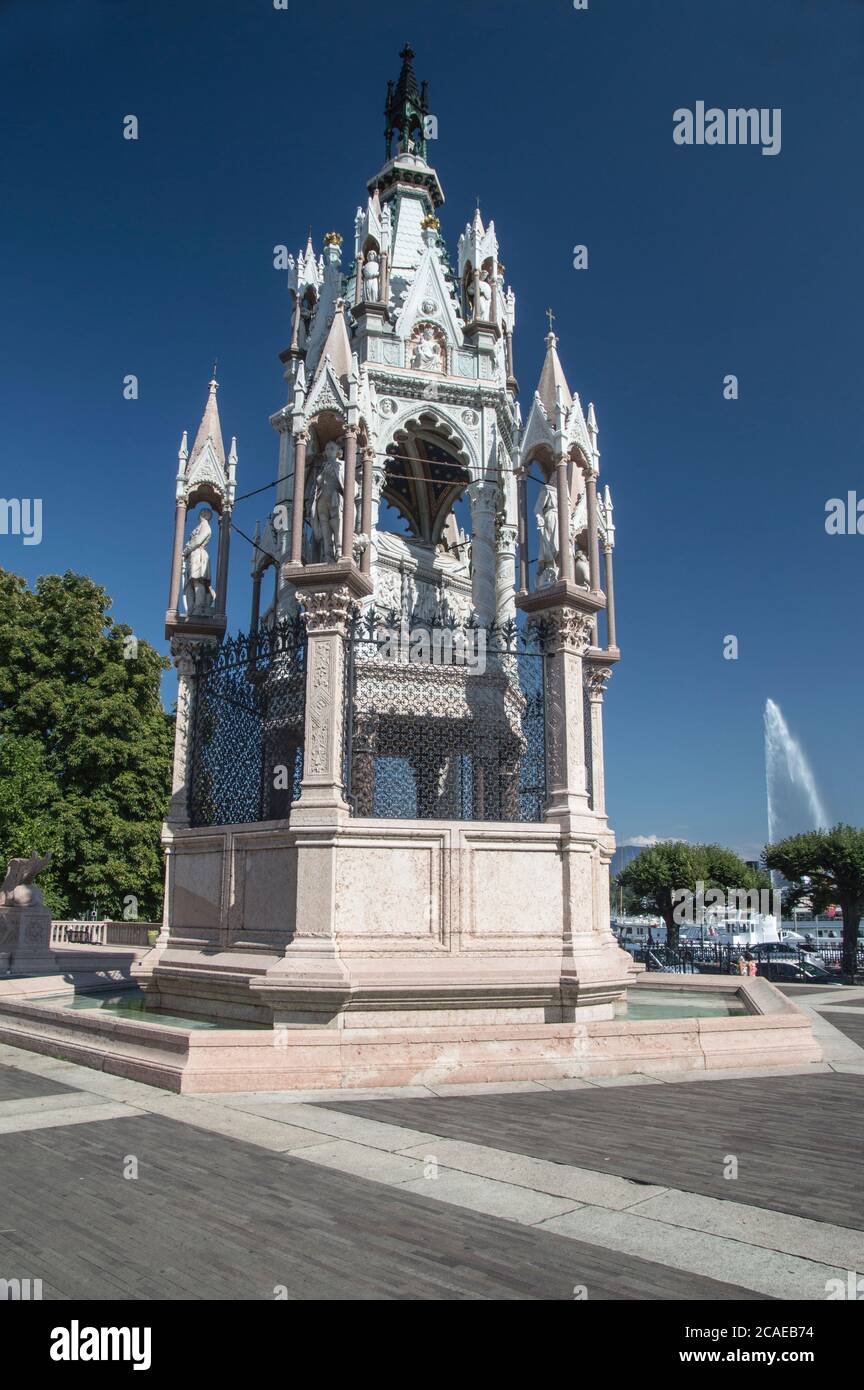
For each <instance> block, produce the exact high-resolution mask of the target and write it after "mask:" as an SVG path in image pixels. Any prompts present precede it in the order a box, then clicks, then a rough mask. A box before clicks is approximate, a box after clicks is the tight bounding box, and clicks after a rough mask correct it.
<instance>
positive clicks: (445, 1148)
mask: <svg viewBox="0 0 864 1390" xmlns="http://www.w3.org/2000/svg"><path fill="white" fill-rule="evenodd" d="M405 1153H406V1155H407V1156H408V1157H411V1158H420V1159H422V1160H423V1161H424V1162H426V1161H427V1159H429V1158H434V1159H435V1160H436V1161H437V1162H438V1163H440V1164H443V1165H445V1166H446V1167H448V1168H456V1169H461V1170H463V1171H464V1172H467V1173H471V1174H476V1175H477V1176H479V1177H484V1178H490V1179H494V1180H495V1181H497V1182H502V1183H515V1184H517V1185H518V1186H521V1187H528V1188H531V1189H533V1190H534V1191H536V1192H544V1193H548V1194H549V1195H550V1196H554V1197H566V1198H567V1199H569V1200H570V1201H571V1202H572V1203H579V1204H584V1203H588V1202H590V1203H594V1204H596V1205H597V1206H603V1207H611V1208H613V1209H615V1210H618V1209H620V1208H623V1207H632V1206H635V1205H636V1203H638V1202H642V1201H644V1200H645V1198H646V1197H653V1196H659V1195H660V1193H662V1192H664V1191H665V1188H663V1187H651V1186H650V1185H648V1184H645V1183H632V1182H628V1181H627V1179H626V1178H618V1177H616V1176H615V1175H614V1173H596V1172H593V1171H591V1170H590V1169H587V1168H573V1167H569V1166H567V1165H565V1164H563V1163H549V1162H547V1161H546V1160H545V1159H541V1158H528V1157H526V1156H525V1155H524V1154H513V1153H505V1152H503V1150H501V1149H490V1148H484V1147H483V1145H481V1144H465V1143H462V1142H460V1141H459V1140H458V1139H437V1138H435V1137H434V1136H432V1135H427V1137H426V1142H425V1144H420V1145H418V1146H417V1148H415V1149H406V1150H405Z"/></svg>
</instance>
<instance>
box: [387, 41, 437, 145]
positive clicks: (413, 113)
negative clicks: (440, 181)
mask: <svg viewBox="0 0 864 1390" xmlns="http://www.w3.org/2000/svg"><path fill="white" fill-rule="evenodd" d="M399 57H400V58H401V59H402V71H401V72H400V74H399V78H398V80H397V82H396V83H395V84H394V83H393V82H388V83H387V101H386V104H385V106H384V121H385V126H384V138H385V141H386V144H387V149H386V158H387V160H388V162H389V160H391V159H392V158H393V136H394V135H395V136H396V140H397V145H396V154H397V155H400V154H416V155H419V156H420V158H421V159H425V158H426V129H425V117H426V116H427V115H428V114H429V99H428V94H427V84H426V83H425V82H424V83H423V86H422V88H421V87H419V86H418V84H417V77H416V75H415V73H414V69H413V67H412V66H411V60H412V59H413V57H414V50H413V48H412V47H411V45H410V43H406V45H405V47H404V48H403V49H402V52H401V53H400V54H399Z"/></svg>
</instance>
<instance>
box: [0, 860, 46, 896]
mask: <svg viewBox="0 0 864 1390" xmlns="http://www.w3.org/2000/svg"><path fill="white" fill-rule="evenodd" d="M50 863H51V855H50V854H47V855H46V856H45V858H44V859H40V858H39V855H38V854H31V855H30V858H29V859H10V860H9V863H8V865H7V867H6V877H5V878H4V880H3V883H2V886H0V907H8V906H9V905H10V904H11V903H13V902H15V901H16V896H15V895H16V893H17V890H18V889H19V888H29V887H30V884H32V882H33V880H34V878H36V876H37V874H41V873H42V871H43V869H47V868H48V865H49V864H50ZM22 898H23V899H24V900H25V901H26V903H27V904H31V903H32V904H37V905H38V904H40V903H41V902H42V894H41V892H40V890H39V889H38V888H31V889H30V892H29V893H23V894H22V893H18V899H22Z"/></svg>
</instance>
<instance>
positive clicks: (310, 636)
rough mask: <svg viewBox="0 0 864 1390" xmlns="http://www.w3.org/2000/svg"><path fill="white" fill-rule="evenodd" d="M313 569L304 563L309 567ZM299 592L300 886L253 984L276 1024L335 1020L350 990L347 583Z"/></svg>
mask: <svg viewBox="0 0 864 1390" xmlns="http://www.w3.org/2000/svg"><path fill="white" fill-rule="evenodd" d="M341 563H343V564H344V563H345V562H341ZM318 568H319V567H318V566H306V574H307V575H308V574H309V572H310V570H312V571H314V570H315V569H318ZM320 568H321V569H324V568H325V567H324V566H321V567H320ZM327 568H330V567H327ZM355 574H357V571H356V570H355ZM355 589H356V584H355ZM299 597H300V601H301V602H302V604H303V608H304V611H305V615H306V633H307V666H306V723H305V746H304V751H303V780H302V782H301V784H300V799H299V801H296V802H295V803H294V804H293V806H292V807H291V815H290V824H291V832H292V836H293V839H294V843H295V845H296V849H297V889H296V901H295V904H294V905H293V909H292V908H291V907H286V910H287V911H288V912H289V913H290V916H291V919H292V920H293V922H294V931H293V934H292V937H291V941H290V943H289V945H288V946H287V948H286V950H285V954H284V955H283V956H282V957H281V958H280V959H279V960H278V961H277V962H276V963H275V964H274V965H272V966H271V967H270V969H269V970H268V971H267V972H266V974H265V975H264V976H263V977H261V978H260V979H257V980H255V981H253V982H252V984H251V990H252V992H253V994H257V995H259V996H260V997H261V1000H262V1002H263V1003H264V1004H266V1006H267V1007H268V1008H269V1009H271V1010H272V1012H273V1021H274V1024H275V1025H276V1027H277V1028H278V1027H280V1026H281V1027H286V1028H300V1027H306V1026H309V1025H312V1026H317V1027H320V1026H326V1025H334V1024H335V1021H336V1019H337V1018H338V1015H339V1013H340V1011H341V1009H342V1007H343V1006H344V1003H345V1000H346V998H347V997H348V994H349V993H350V977H349V975H348V971H347V970H346V968H345V966H344V964H343V963H342V961H341V960H340V958H339V951H338V946H337V941H336V900H337V892H338V887H337V875H336V869H337V856H338V834H339V827H340V826H341V825H342V824H344V822H345V821H346V820H347V818H348V814H349V811H348V805H347V802H346V801H345V795H344V787H343V783H342V754H343V729H344V719H345V637H346V634H347V630H348V617H349V612H350V608H351V603H352V588H351V587H350V581H348V582H345V583H341V584H337V583H330V584H327V583H324V582H322V583H320V584H317V585H313V584H309V585H308V586H303V588H302V590H301V592H300V594H299Z"/></svg>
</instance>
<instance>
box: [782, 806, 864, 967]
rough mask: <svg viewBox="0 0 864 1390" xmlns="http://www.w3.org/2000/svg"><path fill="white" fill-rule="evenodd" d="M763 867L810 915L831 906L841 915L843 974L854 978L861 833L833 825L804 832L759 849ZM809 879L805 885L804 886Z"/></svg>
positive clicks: (862, 867) (861, 908)
mask: <svg viewBox="0 0 864 1390" xmlns="http://www.w3.org/2000/svg"><path fill="white" fill-rule="evenodd" d="M764 859H765V864H766V865H767V867H768V868H769V869H774V870H776V871H777V872H778V873H780V874H782V875H783V877H784V878H786V879H788V880H789V882H790V884H791V885H792V898H793V900H794V899H800V898H801V897H802V896H804V895H808V896H810V897H811V898H812V900H813V911H814V912H824V910H825V908H826V907H830V905H831V904H832V903H838V904H839V905H840V907H841V908H842V909H843V969H844V972H845V973H846V974H847V975H852V974H854V972H855V967H856V956H857V949H858V928H859V924H860V921H861V918H862V916H864V830H861V829H858V828H856V827H855V826H853V825H835V826H834V827H833V829H831V830H808V831H806V832H805V833H804V834H802V835H790V836H788V838H787V839H785V840H778V841H777V842H776V843H775V844H773V845H766V847H765V855H764ZM805 879H809V883H806V882H805V881H804V880H805Z"/></svg>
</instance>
